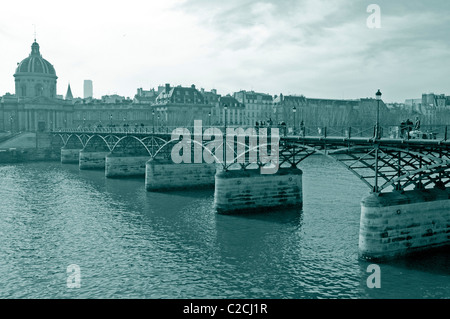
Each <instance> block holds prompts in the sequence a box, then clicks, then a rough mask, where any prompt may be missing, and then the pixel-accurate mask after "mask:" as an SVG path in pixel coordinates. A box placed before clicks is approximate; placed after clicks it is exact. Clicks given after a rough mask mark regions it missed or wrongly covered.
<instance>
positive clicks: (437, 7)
mask: <svg viewBox="0 0 450 319" xmlns="http://www.w3.org/2000/svg"><path fill="white" fill-rule="evenodd" d="M370 4H376V5H378V7H379V8H380V20H379V21H380V24H379V28H369V27H368V24H367V20H368V19H369V20H370V21H373V20H372V16H371V14H373V11H370V12H368V11H367V9H368V6H369V5H370ZM1 11H2V18H1V19H0V48H1V52H2V53H1V56H0V57H1V58H0V95H3V94H5V93H7V92H10V93H14V77H13V74H14V72H15V68H16V67H17V63H18V62H20V61H21V60H23V59H24V58H26V57H27V56H28V55H29V53H30V52H31V44H32V43H33V41H34V32H35V29H36V39H37V42H38V43H39V45H40V51H41V54H42V57H43V58H44V59H46V60H48V61H49V62H50V63H52V64H53V66H54V67H55V70H56V74H57V76H58V86H57V94H63V95H65V93H66V91H67V86H68V84H69V83H70V86H71V89H72V93H73V95H74V96H75V97H78V96H79V97H82V96H83V81H84V80H85V79H89V80H92V81H93V87H94V97H96V98H100V97H101V96H103V95H107V94H119V95H123V96H129V97H133V96H134V95H135V94H136V90H137V88H143V89H144V90H149V89H151V88H157V87H158V86H159V85H164V84H165V83H170V84H171V85H182V86H190V85H191V84H195V85H196V87H197V88H204V89H205V90H207V91H210V90H211V89H216V90H217V92H218V93H219V94H222V95H226V94H229V93H230V94H232V93H233V92H236V91H240V90H254V91H256V92H262V93H269V94H272V95H275V94H277V95H279V94H280V93H283V94H285V95H287V94H295V95H301V94H302V95H305V96H306V97H311V98H332V99H358V98H363V97H374V96H375V92H376V91H377V90H378V89H380V90H381V92H382V93H383V100H384V101H385V102H404V101H405V99H411V98H420V97H421V95H422V93H430V92H433V93H439V94H441V93H445V94H446V95H450V77H449V74H450V32H449V30H450V1H446V0H440V1H437V0H428V1H418V0H395V1H392V0H370V1H367V0H273V1H272V0H255V1H253V0H226V1H224V0H220V1H219V0H164V1H153V0H145V1H141V0H127V1H124V0H119V1H117V0H109V1H103V0H89V1H86V0H78V1H76V2H73V1H61V0H58V1H53V0H40V1H34V0H15V1H7V2H5V3H2V8H1Z"/></svg>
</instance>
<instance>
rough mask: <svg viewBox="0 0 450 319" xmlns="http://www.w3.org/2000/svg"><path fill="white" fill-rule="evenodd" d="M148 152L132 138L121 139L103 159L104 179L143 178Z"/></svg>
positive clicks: (137, 140)
mask: <svg viewBox="0 0 450 319" xmlns="http://www.w3.org/2000/svg"><path fill="white" fill-rule="evenodd" d="M150 156H151V154H150V151H149V149H148V148H147V146H146V145H145V144H143V143H142V141H141V140H139V139H138V138H136V137H134V136H125V137H123V138H121V139H120V140H119V141H118V142H117V143H116V145H115V146H114V148H113V149H112V151H111V152H110V153H109V154H108V155H106V158H105V176H106V177H109V178H111V177H144V176H145V164H146V163H147V161H148V160H149V159H150Z"/></svg>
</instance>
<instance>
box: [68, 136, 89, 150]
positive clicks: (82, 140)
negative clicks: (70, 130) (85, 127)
mask: <svg viewBox="0 0 450 319" xmlns="http://www.w3.org/2000/svg"><path fill="white" fill-rule="evenodd" d="M88 139H89V136H88V135H86V134H81V135H79V134H70V135H69V136H68V137H67V140H66V142H65V144H64V148H70V149H77V148H79V149H83V148H84V145H85V144H86V141H87V140H88Z"/></svg>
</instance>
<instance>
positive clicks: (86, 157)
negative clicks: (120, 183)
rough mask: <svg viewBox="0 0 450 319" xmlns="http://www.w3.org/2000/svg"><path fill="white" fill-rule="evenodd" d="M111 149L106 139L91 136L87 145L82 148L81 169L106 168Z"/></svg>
mask: <svg viewBox="0 0 450 319" xmlns="http://www.w3.org/2000/svg"><path fill="white" fill-rule="evenodd" d="M110 152H111V149H110V147H109V145H108V144H107V143H105V140H104V139H103V138H102V137H100V136H98V135H94V136H92V137H90V138H89V140H88V141H87V142H86V145H85V146H84V148H83V149H82V150H80V155H79V167H80V169H81V170H89V169H99V170H101V169H105V162H106V156H107V155H108V154H109V153H110Z"/></svg>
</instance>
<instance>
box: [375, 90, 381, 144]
mask: <svg viewBox="0 0 450 319" xmlns="http://www.w3.org/2000/svg"><path fill="white" fill-rule="evenodd" d="M375 96H376V98H377V124H376V127H375V138H377V139H378V138H381V134H380V133H381V132H380V100H381V92H380V89H378V92H377V93H375Z"/></svg>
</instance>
